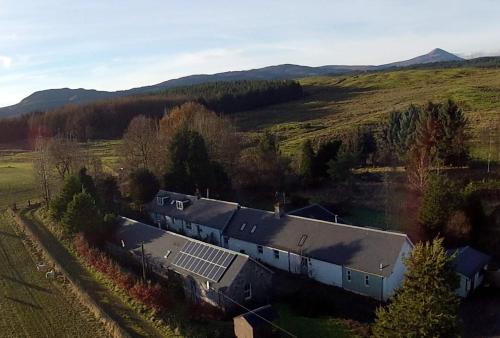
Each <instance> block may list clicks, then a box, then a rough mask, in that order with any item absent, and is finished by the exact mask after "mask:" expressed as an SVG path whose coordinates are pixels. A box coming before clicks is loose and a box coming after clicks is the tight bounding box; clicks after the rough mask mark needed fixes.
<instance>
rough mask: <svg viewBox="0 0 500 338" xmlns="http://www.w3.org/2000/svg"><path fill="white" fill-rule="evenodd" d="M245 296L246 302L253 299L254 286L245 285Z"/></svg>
mask: <svg viewBox="0 0 500 338" xmlns="http://www.w3.org/2000/svg"><path fill="white" fill-rule="evenodd" d="M243 296H244V297H245V300H250V299H252V284H250V283H247V284H245V288H244V289H243Z"/></svg>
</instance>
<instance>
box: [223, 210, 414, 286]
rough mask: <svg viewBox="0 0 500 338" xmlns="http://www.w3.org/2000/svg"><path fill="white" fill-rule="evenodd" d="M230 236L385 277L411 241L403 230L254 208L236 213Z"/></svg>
mask: <svg viewBox="0 0 500 338" xmlns="http://www.w3.org/2000/svg"><path fill="white" fill-rule="evenodd" d="M243 224H247V225H246V226H244V227H243V226H242V225H243ZM254 227H255V228H254ZM242 229H243V230H242ZM252 230H254V231H253V232H252ZM226 235H228V236H229V237H232V238H235V239H239V240H243V241H246V242H250V243H256V244H259V245H264V246H268V247H272V248H276V249H281V250H285V251H290V252H294V253H296V254H302V255H304V256H307V257H311V258H315V259H318V260H321V261H325V262H330V263H333V264H336V265H343V266H347V267H350V268H352V269H355V270H359V271H364V272H368V273H372V274H375V275H379V276H384V277H388V276H389V275H390V274H391V273H392V270H393V268H394V265H395V263H396V261H397V259H398V256H399V254H400V252H401V248H402V246H403V244H404V243H405V241H407V240H408V239H407V236H406V235H405V234H401V233H396V232H389V231H382V230H376V229H370V228H362V227H357V226H351V225H345V224H337V223H331V222H325V221H320V220H314V219H309V218H304V217H299V216H293V215H284V216H282V217H280V218H277V217H275V214H274V213H273V212H270V211H264V210H258V209H252V208H240V209H239V210H238V211H237V212H236V213H235V215H234V217H233V218H232V220H231V223H230V224H229V226H228V227H227V229H226ZM381 264H382V266H383V268H382V269H380V265H381Z"/></svg>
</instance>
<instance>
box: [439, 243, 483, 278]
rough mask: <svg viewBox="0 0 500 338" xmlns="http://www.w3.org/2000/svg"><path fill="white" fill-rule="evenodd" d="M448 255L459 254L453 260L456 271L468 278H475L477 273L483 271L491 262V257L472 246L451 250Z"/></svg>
mask: <svg viewBox="0 0 500 338" xmlns="http://www.w3.org/2000/svg"><path fill="white" fill-rule="evenodd" d="M448 253H449V254H450V255H452V254H454V253H456V254H457V255H456V256H455V258H454V260H453V263H454V264H455V270H456V271H457V272H458V273H460V274H462V275H464V276H466V277H474V275H475V274H476V272H478V271H480V270H481V269H483V268H484V267H485V265H487V264H488V263H489V262H490V261H491V257H490V256H488V255H487V254H484V253H482V252H481V251H478V250H476V249H474V248H472V247H470V246H465V247H461V248H458V249H455V250H449V251H448Z"/></svg>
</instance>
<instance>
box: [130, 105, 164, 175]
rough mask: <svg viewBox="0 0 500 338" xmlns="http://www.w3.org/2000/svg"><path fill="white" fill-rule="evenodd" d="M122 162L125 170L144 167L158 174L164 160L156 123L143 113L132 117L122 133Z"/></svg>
mask: <svg viewBox="0 0 500 338" xmlns="http://www.w3.org/2000/svg"><path fill="white" fill-rule="evenodd" d="M121 153H122V154H123V155H122V164H123V167H124V168H126V169H127V170H130V169H136V168H146V169H148V170H150V171H152V172H153V173H155V174H160V173H161V172H162V168H163V166H164V163H163V162H165V161H164V160H163V159H162V157H163V156H162V155H164V154H161V151H160V142H159V138H158V124H157V123H156V121H155V120H154V119H151V118H148V117H146V116H144V115H139V116H136V117H134V119H133V120H132V121H130V124H129V126H128V128H127V130H126V131H125V134H124V135H123V144H122V149H121Z"/></svg>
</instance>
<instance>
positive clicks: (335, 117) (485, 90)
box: [235, 68, 500, 158]
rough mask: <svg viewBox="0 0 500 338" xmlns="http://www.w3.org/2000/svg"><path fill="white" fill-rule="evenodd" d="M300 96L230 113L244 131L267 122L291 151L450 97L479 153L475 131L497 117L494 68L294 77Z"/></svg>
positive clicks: (498, 88)
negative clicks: (412, 106) (467, 124)
mask: <svg viewBox="0 0 500 338" xmlns="http://www.w3.org/2000/svg"><path fill="white" fill-rule="evenodd" d="M300 83H301V85H302V86H303V88H304V91H305V92H306V94H307V95H306V96H305V98H304V99H302V100H298V101H292V102H289V103H285V104H280V105H274V106H270V107H266V108H262V109H257V110H252V111H248V112H242V113H237V114H235V121H236V123H237V125H238V126H239V127H240V128H241V129H242V130H243V131H246V132H250V133H252V132H258V131H262V130H263V129H265V128H271V129H272V130H273V131H275V132H277V133H278V135H279V137H280V140H281V149H282V150H283V151H284V153H288V154H293V153H295V151H296V150H297V149H298V147H299V146H300V145H301V143H302V142H303V141H304V139H306V138H309V139H312V140H316V141H319V140H321V139H327V138H330V137H332V136H335V135H340V134H342V133H345V132H346V131H348V130H349V129H352V128H355V127H357V126H361V125H377V124H379V123H380V122H381V121H382V120H383V119H384V118H385V117H386V116H388V114H389V113H390V112H391V111H392V110H395V109H400V108H404V107H406V106H407V105H409V104H410V103H414V104H424V103H426V102H427V101H428V100H434V101H442V100H446V99H448V98H452V99H454V100H455V101H457V102H458V103H459V104H460V105H461V106H462V107H463V109H464V112H465V113H466V116H467V117H468V119H469V121H470V127H471V130H470V133H471V135H472V140H471V141H472V142H471V146H472V152H473V154H474V155H475V156H478V157H483V158H484V155H485V147H487V144H486V143H485V142H484V140H483V141H481V134H483V133H484V132H485V131H486V130H487V129H488V128H491V127H492V126H494V125H495V124H496V125H497V126H498V124H499V123H500V69H481V68H451V69H441V70H398V71H387V72H376V73H369V74H359V75H352V76H322V77H310V78H304V79H301V80H300Z"/></svg>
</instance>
